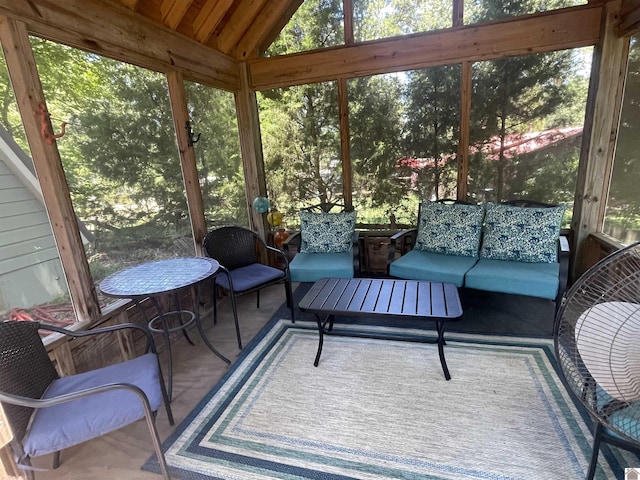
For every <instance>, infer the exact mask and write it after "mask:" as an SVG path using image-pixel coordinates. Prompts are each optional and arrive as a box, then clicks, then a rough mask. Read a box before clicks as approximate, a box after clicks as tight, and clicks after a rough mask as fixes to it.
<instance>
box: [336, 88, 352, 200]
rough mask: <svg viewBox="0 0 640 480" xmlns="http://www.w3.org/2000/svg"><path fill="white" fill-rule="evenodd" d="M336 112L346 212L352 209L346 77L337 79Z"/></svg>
mask: <svg viewBox="0 0 640 480" xmlns="http://www.w3.org/2000/svg"><path fill="white" fill-rule="evenodd" d="M338 114H339V117H340V120H339V121H340V160H341V162H342V199H343V200H344V209H345V211H347V212H351V211H352V210H353V196H352V190H353V187H352V182H351V146H350V143H349V142H350V135H349V92H348V90H347V79H346V78H340V79H338Z"/></svg>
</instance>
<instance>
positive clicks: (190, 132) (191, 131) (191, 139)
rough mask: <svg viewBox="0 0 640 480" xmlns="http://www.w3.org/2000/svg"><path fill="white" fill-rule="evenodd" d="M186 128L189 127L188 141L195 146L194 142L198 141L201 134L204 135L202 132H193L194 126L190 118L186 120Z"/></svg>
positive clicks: (191, 145)
mask: <svg viewBox="0 0 640 480" xmlns="http://www.w3.org/2000/svg"><path fill="white" fill-rule="evenodd" d="M184 128H186V129H187V141H188V143H189V146H190V147H193V144H194V143H198V140H200V135H202V133H198V135H195V136H194V134H193V128H191V122H190V121H189V120H187V121H186V125H185V126H184Z"/></svg>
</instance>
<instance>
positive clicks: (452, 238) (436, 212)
mask: <svg viewBox="0 0 640 480" xmlns="http://www.w3.org/2000/svg"><path fill="white" fill-rule="evenodd" d="M483 218H484V205H463V204H444V203H438V202H429V201H424V202H422V204H421V205H420V224H419V225H418V234H417V236H416V244H415V247H414V248H415V249H416V250H423V251H427V252H434V253H442V254H445V255H462V256H465V257H477V256H478V250H479V249H480V234H481V233H482V219H483Z"/></svg>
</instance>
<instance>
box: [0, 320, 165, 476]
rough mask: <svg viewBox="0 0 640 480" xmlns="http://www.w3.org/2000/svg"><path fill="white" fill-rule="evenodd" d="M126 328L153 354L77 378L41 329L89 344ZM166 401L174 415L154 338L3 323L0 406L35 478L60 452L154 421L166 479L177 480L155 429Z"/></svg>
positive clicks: (157, 450) (17, 452)
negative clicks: (37, 466) (57, 361)
mask: <svg viewBox="0 0 640 480" xmlns="http://www.w3.org/2000/svg"><path fill="white" fill-rule="evenodd" d="M123 329H136V330H140V331H142V332H143V333H144V334H145V335H146V338H147V345H148V346H149V347H150V353H147V354H145V355H141V356H139V357H137V358H134V359H132V360H127V361H124V362H121V363H117V364H113V365H109V366H107V367H103V368H99V369H96V370H91V371H88V372H84V373H80V374H77V375H70V376H67V377H62V378H61V377H60V376H59V375H58V373H57V371H56V369H55V367H54V365H53V362H52V361H51V359H50V358H49V355H48V353H47V350H46V349H45V347H44V345H43V343H42V341H41V339H40V335H39V332H38V330H49V331H54V332H58V333H61V334H64V335H68V336H71V337H86V336H90V335H97V334H102V333H106V332H114V331H116V330H123ZM163 402H164V405H165V409H166V411H167V416H168V419H169V423H170V424H171V425H173V415H172V413H171V407H170V405H169V399H168V397H167V391H166V388H165V384H164V380H163V377H162V371H161V370H160V364H159V363H158V357H157V355H156V351H155V345H154V342H153V337H152V336H151V333H150V332H149V331H148V330H146V329H145V328H143V327H141V326H139V325H135V324H131V323H127V324H120V325H114V326H110V327H104V328H97V329H94V330H89V331H77V332H72V331H70V330H66V329H63V328H60V327H55V326H51V325H44V324H40V323H38V322H26V321H22V322H14V321H9V322H0V403H1V404H2V408H3V410H4V413H5V416H6V417H7V420H8V422H9V424H10V426H11V430H12V432H13V434H14V435H13V440H12V442H11V446H12V448H13V451H14V454H15V456H16V457H17V460H18V464H19V465H20V466H24V467H25V472H26V475H27V477H28V478H30V479H33V478H34V475H33V471H32V470H31V469H30V465H31V461H30V459H31V458H33V457H37V456H40V455H45V454H49V453H53V454H54V457H53V468H57V467H58V465H59V461H60V451H61V450H62V449H64V448H67V447H71V446H73V445H77V444H79V443H82V442H85V441H87V440H90V439H92V438H96V437H99V436H101V435H105V434H107V433H109V432H112V431H115V430H118V429H120V428H122V427H124V426H126V425H129V424H131V423H133V422H136V421H138V420H141V419H143V418H144V419H146V422H147V426H148V427H149V432H150V434H151V441H152V443H153V446H154V448H155V453H156V456H157V457H158V462H159V463H160V469H161V471H162V475H163V476H164V478H165V479H170V476H169V472H168V469H167V464H166V461H165V458H164V454H163V452H162V449H161V446H160V438H159V436H158V431H157V429H156V425H155V412H156V410H157V409H158V408H159V407H160V405H161V404H162V403H163Z"/></svg>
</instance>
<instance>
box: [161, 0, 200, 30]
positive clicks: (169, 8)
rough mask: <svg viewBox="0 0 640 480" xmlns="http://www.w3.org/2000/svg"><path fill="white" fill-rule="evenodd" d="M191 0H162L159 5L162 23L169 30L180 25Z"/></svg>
mask: <svg viewBox="0 0 640 480" xmlns="http://www.w3.org/2000/svg"><path fill="white" fill-rule="evenodd" d="M192 3H193V0H164V1H163V2H162V5H160V13H161V14H162V23H164V24H165V25H166V26H167V27H169V28H170V29H171V30H175V29H176V28H178V25H180V22H181V21H182V19H183V18H184V16H185V14H186V13H187V11H188V10H189V7H190V6H191V4H192Z"/></svg>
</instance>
